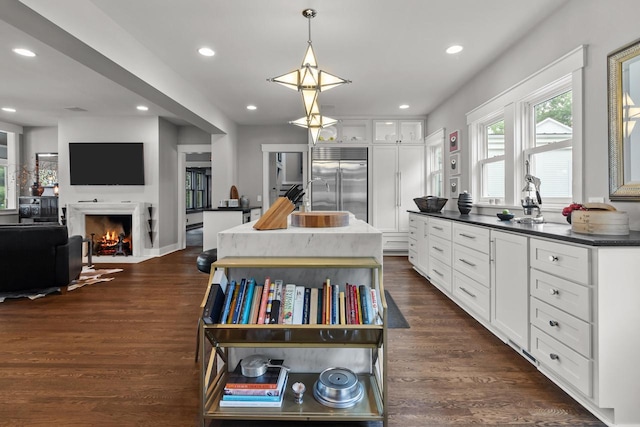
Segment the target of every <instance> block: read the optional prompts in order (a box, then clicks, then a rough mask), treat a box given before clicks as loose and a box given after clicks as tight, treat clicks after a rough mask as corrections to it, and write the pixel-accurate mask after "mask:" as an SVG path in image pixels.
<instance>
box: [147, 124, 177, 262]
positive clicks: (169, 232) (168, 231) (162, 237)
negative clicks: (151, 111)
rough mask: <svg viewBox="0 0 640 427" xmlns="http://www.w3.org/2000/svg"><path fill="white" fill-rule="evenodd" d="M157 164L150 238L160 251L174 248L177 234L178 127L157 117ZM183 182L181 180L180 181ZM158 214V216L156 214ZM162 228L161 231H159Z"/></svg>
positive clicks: (166, 251)
mask: <svg viewBox="0 0 640 427" xmlns="http://www.w3.org/2000/svg"><path fill="white" fill-rule="evenodd" d="M159 125H160V129H159V136H160V139H159V147H160V150H159V162H158V164H159V166H160V169H159V170H160V171H161V173H159V176H158V179H159V181H158V182H159V188H158V190H159V191H158V207H157V209H155V210H153V220H154V227H153V228H154V230H153V236H154V238H155V237H156V236H157V238H158V243H157V245H154V246H156V247H159V248H160V253H161V254H164V253H168V252H172V251H174V250H177V249H178V247H177V246H176V245H177V243H178V233H179V232H182V228H180V227H178V208H177V206H178V203H177V200H178V179H177V177H178V148H177V146H178V128H177V127H176V126H175V125H173V124H171V123H169V122H167V121H166V120H162V119H160V122H159ZM183 185H184V183H183ZM159 214H160V215H159ZM160 230H162V231H160Z"/></svg>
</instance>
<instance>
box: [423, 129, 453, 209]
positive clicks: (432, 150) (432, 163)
mask: <svg viewBox="0 0 640 427" xmlns="http://www.w3.org/2000/svg"><path fill="white" fill-rule="evenodd" d="M425 148H426V149H425V153H426V156H427V161H426V162H425V165H426V171H425V176H426V177H427V185H426V191H427V194H429V195H432V196H436V197H444V196H443V194H444V182H445V169H446V168H445V166H444V165H445V162H444V153H445V144H444V129H443V128H441V129H438V130H437V131H435V132H433V133H431V134H430V135H429V136H427V137H426V138H425ZM438 149H440V156H439V159H440V168H439V169H438V155H437V151H438ZM458 167H460V165H458ZM438 176H439V177H440V185H438V184H437V178H438Z"/></svg>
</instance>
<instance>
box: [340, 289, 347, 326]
mask: <svg viewBox="0 0 640 427" xmlns="http://www.w3.org/2000/svg"><path fill="white" fill-rule="evenodd" d="M339 304H340V320H339V322H338V323H340V324H341V325H346V324H347V319H346V317H347V310H346V306H345V300H344V292H340V295H339Z"/></svg>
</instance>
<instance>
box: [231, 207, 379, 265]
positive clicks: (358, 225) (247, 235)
mask: <svg viewBox="0 0 640 427" xmlns="http://www.w3.org/2000/svg"><path fill="white" fill-rule="evenodd" d="M287 222H288V226H287V228H285V229H278V230H256V229H255V228H253V225H254V224H255V222H248V223H245V224H242V225H238V226H236V227H233V228H229V229H227V230H224V231H221V232H219V233H218V258H221V257H223V256H294V257H295V256H333V257H352V256H372V257H374V258H376V259H377V260H378V261H380V262H382V232H380V231H379V230H377V229H376V228H374V227H372V226H371V225H369V224H367V223H366V222H364V221H362V220H359V219H356V218H355V216H353V214H350V217H349V225H347V226H344V227H321V228H308V227H294V226H292V225H291V217H290V216H289V218H287ZM302 254H304V255H302Z"/></svg>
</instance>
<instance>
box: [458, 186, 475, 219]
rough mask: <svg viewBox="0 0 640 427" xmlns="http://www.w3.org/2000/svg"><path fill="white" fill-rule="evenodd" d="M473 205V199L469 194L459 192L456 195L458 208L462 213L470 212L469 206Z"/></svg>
mask: <svg viewBox="0 0 640 427" xmlns="http://www.w3.org/2000/svg"><path fill="white" fill-rule="evenodd" d="M472 207H473V200H472V199H471V194H469V193H467V192H466V191H465V192H464V193H460V195H459V196H458V210H459V211H460V213H461V214H462V215H466V214H468V213H469V212H471V208H472Z"/></svg>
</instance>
